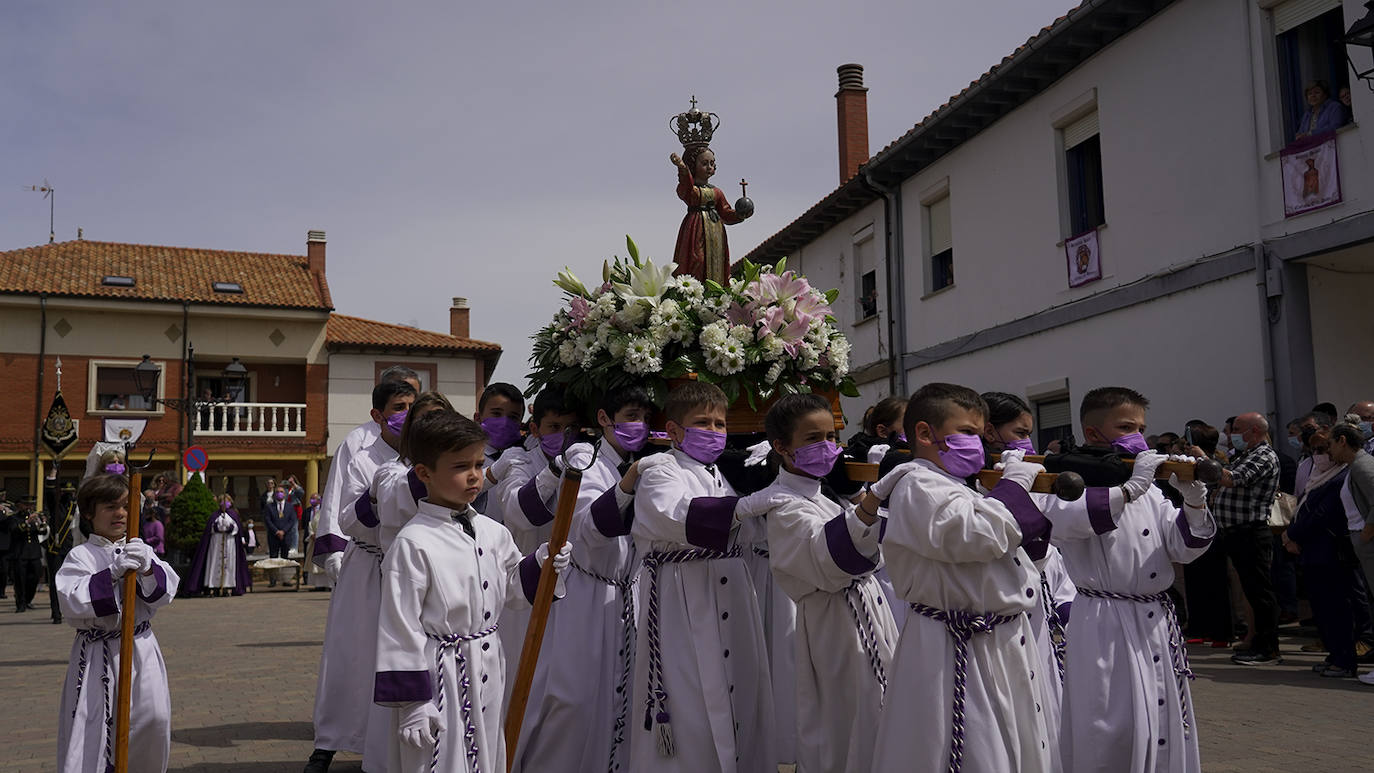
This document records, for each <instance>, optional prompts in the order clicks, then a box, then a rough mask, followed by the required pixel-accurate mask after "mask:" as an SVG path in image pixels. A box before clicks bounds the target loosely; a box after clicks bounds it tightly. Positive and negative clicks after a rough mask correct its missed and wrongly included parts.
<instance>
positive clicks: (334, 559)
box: [324, 551, 343, 582]
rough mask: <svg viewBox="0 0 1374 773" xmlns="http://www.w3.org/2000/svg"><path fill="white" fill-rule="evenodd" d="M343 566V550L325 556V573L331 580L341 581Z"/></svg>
mask: <svg viewBox="0 0 1374 773" xmlns="http://www.w3.org/2000/svg"><path fill="white" fill-rule="evenodd" d="M342 567H343V552H342V551H340V552H337V553H330V554H329V555H327V556H325V557H324V573H325V574H326V575H328V577H329V581H330V582H338V581H339V569H341V568H342Z"/></svg>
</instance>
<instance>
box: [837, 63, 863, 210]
mask: <svg viewBox="0 0 1374 773" xmlns="http://www.w3.org/2000/svg"><path fill="white" fill-rule="evenodd" d="M835 69H836V71H837V72H838V73H839V74H840V90H839V91H837V92H835V109H836V113H837V118H838V123H839V129H840V132H839V134H840V182H841V183H843V182H846V181H848V180H849V178H851V177H853V176H854V175H855V174H857V173H858V171H859V165H861V164H863V163H864V162H865V161H867V160H868V89H866V88H864V66H863V65H861V64H842V65H840V66H839V67H837V68H835Z"/></svg>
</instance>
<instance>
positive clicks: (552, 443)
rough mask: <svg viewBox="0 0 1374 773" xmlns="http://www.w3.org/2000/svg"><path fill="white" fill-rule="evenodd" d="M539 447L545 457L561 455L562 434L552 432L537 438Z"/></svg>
mask: <svg viewBox="0 0 1374 773" xmlns="http://www.w3.org/2000/svg"><path fill="white" fill-rule="evenodd" d="M539 447H540V448H542V449H543V450H544V454H545V455H546V456H558V455H559V454H561V453H563V433H561V432H560V433H558V434H557V435H555V434H553V433H552V432H550V433H548V434H546V435H540V436H539Z"/></svg>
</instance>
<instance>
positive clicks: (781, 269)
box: [773, 255, 787, 274]
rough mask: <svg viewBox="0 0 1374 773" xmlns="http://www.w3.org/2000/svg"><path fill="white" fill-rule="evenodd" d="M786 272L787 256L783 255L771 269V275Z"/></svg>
mask: <svg viewBox="0 0 1374 773" xmlns="http://www.w3.org/2000/svg"><path fill="white" fill-rule="evenodd" d="M786 270H787V256H786V255H783V256H782V259H781V260H779V261H778V264H777V265H776V266H774V267H773V273H774V274H781V273H782V272H784V271H786Z"/></svg>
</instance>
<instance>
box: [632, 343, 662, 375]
mask: <svg viewBox="0 0 1374 773" xmlns="http://www.w3.org/2000/svg"><path fill="white" fill-rule="evenodd" d="M658 353H659V347H658V346H657V345H655V344H654V342H653V340H651V339H650V338H648V337H646V336H638V337H635V338H632V339H630V343H629V344H628V345H626V347H625V370H626V371H627V372H629V373H640V374H642V373H655V372H657V371H659V370H661V369H662V368H663V363H662V361H661V360H660V359H659V357H658Z"/></svg>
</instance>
